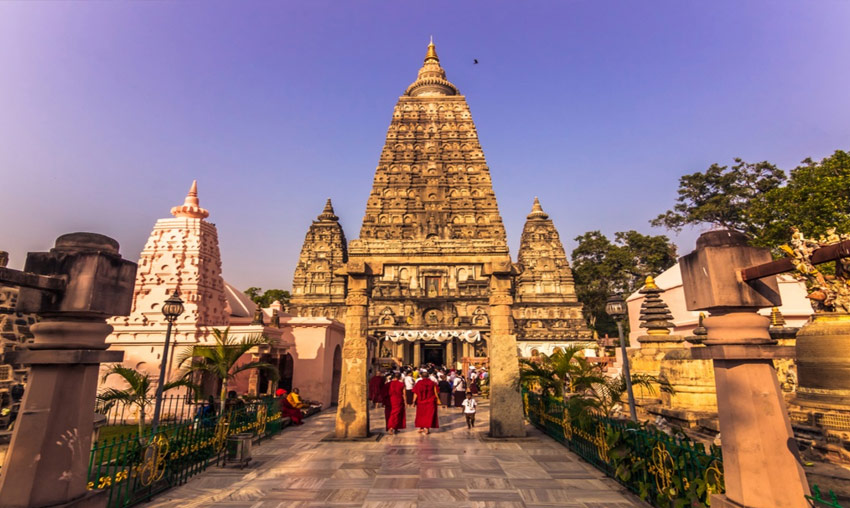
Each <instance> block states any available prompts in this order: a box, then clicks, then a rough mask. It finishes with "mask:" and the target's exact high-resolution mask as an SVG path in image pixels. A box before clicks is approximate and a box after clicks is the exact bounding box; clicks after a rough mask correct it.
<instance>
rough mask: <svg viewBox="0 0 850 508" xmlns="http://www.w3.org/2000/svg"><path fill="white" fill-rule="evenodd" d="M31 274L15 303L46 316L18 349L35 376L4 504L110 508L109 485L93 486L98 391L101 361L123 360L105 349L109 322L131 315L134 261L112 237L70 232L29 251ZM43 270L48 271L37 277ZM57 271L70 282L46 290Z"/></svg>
mask: <svg viewBox="0 0 850 508" xmlns="http://www.w3.org/2000/svg"><path fill="white" fill-rule="evenodd" d="M25 270H26V272H30V273H26V272H24V273H23V276H24V277H30V283H29V284H26V285H25V284H21V286H22V287H21V290H20V293H19V300H18V307H17V308H18V311H19V312H31V313H37V314H38V315H39V317H40V318H41V321H40V322H39V323H37V324H35V325H33V326H32V327H31V328H30V330H31V331H32V333H33V336H34V338H35V340H34V342H33V343H32V344H29V345H28V348H27V349H24V350H20V351H16V352H14V353H12V354H13V355H14V356H15V359H14V361H15V362H16V363H22V364H27V365H30V377H29V382H28V384H27V390H26V392H25V394H24V399H23V401H22V404H21V412H20V414H19V415H18V420H17V423H16V425H15V431H14V433H13V435H12V441H11V444H10V446H9V451H8V453H7V455H6V460H5V463H4V464H3V469H2V471H3V475H2V479H0V500H2V501H0V505H2V506H3V507H8V508H18V507H44V506H68V505H73V506H75V507H86V508H93V507H102V506H106V502H107V500H108V497H107V496H105V495H103V494H105V492H104V491H87V490H86V483H87V473H88V463H89V452H90V451H91V446H92V433H93V430H94V425H93V416H94V406H95V395H96V394H97V383H98V373H99V368H100V366H99V364H100V363H104V362H110V363H111V362H120V361H121V360H122V358H123V356H124V353H123V352H121V351H106V348H107V344H106V337H107V335H109V334H110V333H111V332H112V327H111V326H110V325H108V324H106V318H107V317H111V316H115V315H125V316H126V315H127V314H129V313H130V305H131V303H132V296H133V280H134V279H135V276H136V264H135V263H131V262H129V261H126V260H123V259H121V256H120V255H119V254H118V243H117V242H115V240H112V239H111V238H108V237H105V236H102V235H97V234H94V233H72V234H69V235H64V236H61V237H59V238H58V239H57V240H56V246H55V248H53V249H52V250H51V251H50V252H31V253H29V255H28V256H27V262H26V266H25ZM21 273H22V272H17V271H7V272H6V273H5V274H4V275H13V276H14V275H15V274H19V275H20V274H21ZM34 274H35V275H34ZM38 276H47V277H41V278H40V280H38V281H36V282H32V281H33V280H34V279H33V277H34V278H38ZM53 276H64V281H65V282H64V284H63V286H64V287H63V288H62V289H61V290H57V289H56V288H55V287H54V288H52V289H51V290H50V291H45V290H44V288H45V287H47V286H48V284H44V285H42V284H43V283H47V282H50V281H51V280H54V281H55V280H56V279H58V278H57V277H53Z"/></svg>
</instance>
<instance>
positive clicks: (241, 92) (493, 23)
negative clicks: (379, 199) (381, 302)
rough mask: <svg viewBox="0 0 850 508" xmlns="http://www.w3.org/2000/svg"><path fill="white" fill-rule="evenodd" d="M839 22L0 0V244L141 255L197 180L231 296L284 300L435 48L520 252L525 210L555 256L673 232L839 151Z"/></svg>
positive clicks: (805, 10) (847, 119) (739, 6)
mask: <svg viewBox="0 0 850 508" xmlns="http://www.w3.org/2000/svg"><path fill="white" fill-rule="evenodd" d="M848 24H850V2H846V1H839V0H819V1H806V2H802V1H798V0H794V1H778V0H764V1H744V2H741V1H739V0H734V1H732V0H730V1H713V2H695V1H681V0H669V1H643V2H634V1H622V2H607V1H601V0H587V1H566V0H564V1H557V2H555V1H552V2H516V1H511V2H499V1H488V2H483V1H472V0H468V1H458V0H451V1H446V2H440V1H429V2H407V1H404V2H399V1H392V2H390V1H387V2H370V1H356V2H343V1H330V0H328V1H317V0H310V1H300V2H283V1H269V2H261V1H240V2H235V1H232V0H228V1H212V0H204V1H188V0H187V1H180V2H164V1H142V2H112V1H109V2H99V1H87V2H49V1H42V2H20V3H17V2H0V69H2V77H0V177H2V178H0V189H2V200H0V249H3V250H8V251H10V253H11V257H12V259H11V265H12V266H13V267H21V266H22V265H23V262H24V257H25V253H26V252H27V251H33V250H46V249H47V248H49V247H50V246H51V244H52V241H53V239H54V238H55V237H56V236H58V235H60V234H62V233H67V232H71V231H81V230H82V231H95V232H100V233H104V234H107V235H110V236H112V237H114V238H116V239H117V240H118V241H119V242H120V243H121V251H122V254H123V255H124V256H125V257H127V258H130V259H133V260H136V259H138V255H139V252H140V251H141V249H142V246H143V245H144V242H145V240H146V239H147V237H148V234H149V233H150V230H151V227H152V226H153V224H154V222H155V221H156V220H157V219H158V218H162V217H167V216H169V214H168V211H169V209H170V208H171V207H172V206H174V205H177V204H180V203H182V200H183V197H184V195H185V193H186V191H187V189H188V187H189V185H190V183H191V181H192V179H193V178H197V179H198V181H199V187H200V198H201V205H202V206H204V207H206V208H208V209H209V210H210V211H211V216H210V221H212V222H214V223H215V224H216V225H217V226H218V229H219V236H220V240H221V251H222V257H223V263H224V274H225V278H226V279H227V280H228V281H229V282H230V283H232V284H234V285H236V286H237V287H240V288H245V287H247V286H251V285H255V286H262V287H265V288H269V287H281V288H289V287H290V284H291V281H292V272H293V269H294V266H295V262H296V260H297V258H298V253H299V251H300V249H301V243H302V242H303V239H304V235H305V233H306V230H307V227H308V225H309V223H310V220H311V219H313V218H315V216H316V215H317V214H318V213H319V212H320V211H321V209H322V206H323V204H324V201H325V199H326V198H327V197H331V198H333V201H334V206H335V208H336V212H337V214H338V215H339V216H340V217H341V218H342V222H343V226H344V227H345V230H346V234H347V236H348V238H350V239H351V238H356V237H357V235H358V233H359V228H360V222H361V220H362V218H363V212H364V210H365V206H366V198H367V196H368V194H369V189H370V186H371V183H372V177H373V174H374V170H375V166H376V165H377V162H378V156H379V154H380V151H381V147H382V145H383V142H384V138H385V135H386V129H387V126H388V125H389V122H390V116H391V113H392V108H393V105H394V104H395V102H396V100H397V98H398V96H399V95H400V94H401V93H402V92H403V91H404V89H405V88H406V87H407V85H408V84H410V83H411V82H412V81H413V80H414V79H415V77H416V72H417V70H418V69H419V67H420V65H421V63H422V59H423V57H424V54H425V47H426V45H427V42H428V36H429V35H431V34H433V35H434V40H435V42H436V44H437V51H438V53H439V55H440V59H441V62H442V64H443V67H444V68H445V69H446V71H447V73H448V78H449V79H450V80H451V81H452V82H453V83H454V84H455V85H457V86H458V87H459V88H460V90H461V92H462V93H463V94H464V95H466V96H467V99H468V101H469V104H470V107H471V109H472V114H473V118H474V120H475V122H476V125H477V127H478V132H479V135H480V138H481V143H482V145H483V147H484V153H485V156H486V158H487V162H488V164H489V166H490V169H491V173H492V177H493V185H494V188H495V191H496V197H497V199H498V202H499V208H500V211H501V213H502V217H503V219H504V221H505V225H506V227H507V231H508V240H509V242H510V246H511V249H512V253H513V255H514V256H515V255H516V249H517V247H518V244H519V235H520V232H521V230H522V225H523V223H524V221H525V216H526V215H527V214H528V212H529V210H530V208H531V202H532V199H533V198H534V196H535V195H537V196H540V200H541V202H542V204H543V207H544V209H545V210H546V211H547V212H549V214H550V215H551V217H552V218H553V219H554V221H555V224H556V226H557V227H558V228H559V230H560V233H561V237H562V238H563V239H564V240H565V244H566V245H565V246H566V248H567V250H568V252H569V251H570V250H571V249H572V248H573V247H574V242H573V241H572V239H573V238H574V237H575V236H577V235H579V234H582V233H584V232H585V231H588V230H593V229H601V230H602V231H603V232H604V233H606V234H609V235H613V233H614V232H615V231H621V230H628V229H637V230H638V231H641V232H644V233H664V231H663V230H653V229H652V228H650V226H649V224H648V220H649V219H651V218H653V217H655V216H656V215H658V214H659V213H661V212H663V211H664V210H666V209H668V208H669V207H671V206H672V204H673V201H674V199H675V190H676V188H677V185H678V178H679V176H680V175H682V174H684V173H691V172H694V171H702V170H704V169H705V168H707V167H708V166H709V165H710V164H711V163H712V162H720V163H729V162H731V161H732V159H733V158H734V157H736V156H740V157H743V158H745V159H747V160H750V161H757V160H764V159H767V160H770V161H773V162H775V163H777V164H779V165H780V167H782V168H784V169H789V168H791V167H793V166H795V165H796V164H797V163H798V162H799V161H800V160H802V159H803V158H805V157H813V158H821V157H824V156H826V155H829V154H830V153H832V152H833V151H834V150H836V149H845V150H846V149H850V88H848V83H850V65H848V64H847V62H848V60H850V30H847V27H848ZM474 58H477V59H478V60H479V62H480V64H479V65H473V63H472V62H473V59H474ZM697 234H698V231H696V230H693V231H686V232H685V233H684V234H683V235H681V236H679V237H676V241H677V243H678V244H679V246H680V253H685V252H688V251H690V250H691V249H692V248H693V242H694V240H695V238H696V235H697Z"/></svg>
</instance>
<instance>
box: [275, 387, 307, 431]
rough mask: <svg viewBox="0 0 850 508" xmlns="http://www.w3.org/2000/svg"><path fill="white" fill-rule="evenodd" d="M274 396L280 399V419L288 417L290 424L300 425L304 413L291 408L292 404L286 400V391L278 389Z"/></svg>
mask: <svg viewBox="0 0 850 508" xmlns="http://www.w3.org/2000/svg"><path fill="white" fill-rule="evenodd" d="M275 396H277V397H280V414H281V417H285V416H288V417H289V419H290V420H292V423H294V424H295V425H301V424H302V423H304V422H303V421H302V420H303V419H304V413H302V412H301V410H300V409H296V408H294V407H292V404H290V403H289V401H288V400H286V390H284V389H283V388H278V389H277V391H276V392H275Z"/></svg>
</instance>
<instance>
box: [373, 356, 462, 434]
mask: <svg viewBox="0 0 850 508" xmlns="http://www.w3.org/2000/svg"><path fill="white" fill-rule="evenodd" d="M416 373H417V378H416V379H415V382H414V378H413V376H412V375H411V374H412V370H411V369H405V370H404V371H403V372H402V371H400V370H396V371H391V372H376V373H375V375H373V376H372V378H371V379H370V380H369V400H371V401H372V403H373V405H374V406H375V407H377V406H378V405H383V406H384V416H385V419H386V428H387V433H389V434H395V433H396V432H398V431H399V430H401V429H404V428H406V427H407V416H406V413H407V407H408V406H414V407H415V408H416V418H415V419H414V422H413V425H414V427H416V428H417V429H418V432H419V433H422V434H430V432H431V429H437V428H439V427H440V422H439V418H438V414H437V407H438V406H447V405H448V404H451V402H452V400H451V399H450V398H448V393H443V394H442V395H444V396H443V397H441V390H440V385H439V383H440V382H441V381H442V382H443V384H447V383H446V380H447V376H446V373H445V371H443V370H441V371H439V372H438V370H437V368H436V367H433V366H432V367H430V368H426V369H422V370H420V371H417V372H416ZM452 376H453V377H454V373H452ZM459 377H462V375H459ZM458 385H460V382H459V383H458ZM465 390H466V382H465V380H464V381H463V391H465ZM456 394H457V395H460V398H461V399H463V397H464V395H463V392H456ZM457 405H458V406H459V405H460V401H458V402H457Z"/></svg>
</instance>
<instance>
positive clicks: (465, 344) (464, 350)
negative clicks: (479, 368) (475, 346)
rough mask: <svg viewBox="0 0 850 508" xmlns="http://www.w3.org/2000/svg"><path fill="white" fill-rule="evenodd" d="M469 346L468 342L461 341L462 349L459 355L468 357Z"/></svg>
mask: <svg viewBox="0 0 850 508" xmlns="http://www.w3.org/2000/svg"><path fill="white" fill-rule="evenodd" d="M469 347H470V346H469V342H466V341H463V343H461V350H462V352H461V357H462V358H469Z"/></svg>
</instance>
